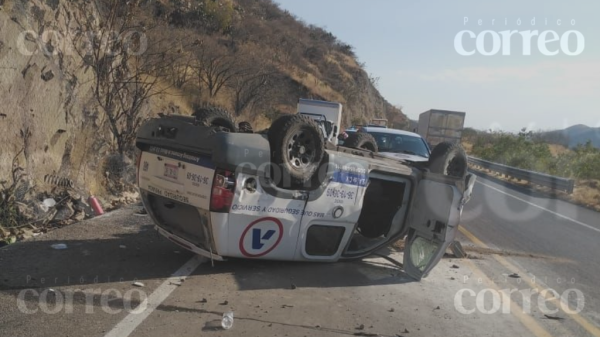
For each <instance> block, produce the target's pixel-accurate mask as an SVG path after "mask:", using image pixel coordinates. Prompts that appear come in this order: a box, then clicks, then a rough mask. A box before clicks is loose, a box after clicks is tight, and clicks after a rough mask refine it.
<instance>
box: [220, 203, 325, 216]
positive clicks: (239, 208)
mask: <svg viewBox="0 0 600 337" xmlns="http://www.w3.org/2000/svg"><path fill="white" fill-rule="evenodd" d="M231 211H232V212H248V213H255V214H290V215H297V216H307V217H313V218H324V217H325V213H321V212H313V211H305V210H302V209H298V208H284V207H266V206H259V205H237V204H236V205H233V206H231Z"/></svg>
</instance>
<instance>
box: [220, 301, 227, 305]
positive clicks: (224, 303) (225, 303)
mask: <svg viewBox="0 0 600 337" xmlns="http://www.w3.org/2000/svg"><path fill="white" fill-rule="evenodd" d="M227 304H229V301H225V302H223V303H219V305H227Z"/></svg>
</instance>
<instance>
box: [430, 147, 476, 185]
mask: <svg viewBox="0 0 600 337" xmlns="http://www.w3.org/2000/svg"><path fill="white" fill-rule="evenodd" d="M453 158H457V159H458V160H460V161H461V163H460V164H461V165H462V166H464V169H463V170H461V171H463V172H462V175H461V176H460V177H457V178H464V176H466V174H467V168H468V161H467V155H466V153H465V150H464V149H463V148H462V146H461V145H460V144H458V143H450V142H442V143H439V144H438V145H436V146H435V147H434V148H433V151H431V155H430V156H429V170H430V171H431V172H433V173H439V174H444V175H448V172H447V168H448V165H449V163H450V161H451V160H452V159H453Z"/></svg>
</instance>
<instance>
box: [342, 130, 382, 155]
mask: <svg viewBox="0 0 600 337" xmlns="http://www.w3.org/2000/svg"><path fill="white" fill-rule="evenodd" d="M343 146H344V147H349V148H353V149H361V150H367V151H372V152H378V151H379V147H378V146H377V142H376V141H375V138H373V136H371V135H370V134H368V133H366V132H354V133H352V134H350V136H348V138H346V140H345V141H344V145H343Z"/></svg>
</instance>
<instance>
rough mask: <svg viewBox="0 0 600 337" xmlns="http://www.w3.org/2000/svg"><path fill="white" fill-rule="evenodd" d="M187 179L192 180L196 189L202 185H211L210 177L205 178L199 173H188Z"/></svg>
mask: <svg viewBox="0 0 600 337" xmlns="http://www.w3.org/2000/svg"><path fill="white" fill-rule="evenodd" d="M187 179H188V180H190V181H191V182H192V185H194V186H196V187H199V186H200V185H209V184H210V178H209V177H205V176H203V175H201V174H197V173H192V172H188V173H187Z"/></svg>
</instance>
